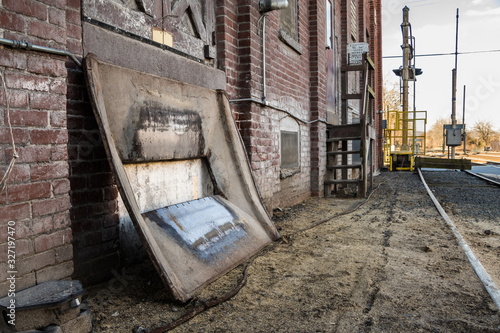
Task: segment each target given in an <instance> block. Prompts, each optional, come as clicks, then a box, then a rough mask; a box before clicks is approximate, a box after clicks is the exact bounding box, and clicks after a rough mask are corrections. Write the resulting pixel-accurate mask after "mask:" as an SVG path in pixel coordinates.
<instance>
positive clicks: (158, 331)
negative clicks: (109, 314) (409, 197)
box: [134, 183, 383, 333]
mask: <svg viewBox="0 0 500 333" xmlns="http://www.w3.org/2000/svg"><path fill="white" fill-rule="evenodd" d="M382 184H383V183H380V184H379V185H378V186H377V187H376V188H375V189H373V191H371V192H370V194H369V195H368V197H366V199H365V200H363V201H361V202H360V203H359V204H357V205H356V206H354V207H353V208H351V209H348V210H346V211H343V212H341V213H337V214H334V215H332V216H330V217H327V218H325V219H323V220H321V221H317V222H314V223H312V224H311V225H309V226H307V227H305V228H302V229H300V230H297V231H295V232H293V233H291V234H289V235H287V236H283V237H281V238H279V239H278V240H276V241H275V242H274V243H273V244H271V245H270V246H267V247H266V248H264V249H263V250H261V252H259V253H258V254H256V255H254V256H253V257H252V258H251V259H249V260H248V262H247V264H246V267H245V269H244V271H243V277H242V279H241V281H240V282H239V283H238V285H237V286H236V287H235V288H233V289H232V290H231V291H230V292H228V293H226V294H225V295H224V296H222V297H220V298H217V297H212V298H210V299H209V300H207V301H205V300H201V299H197V301H198V302H199V303H201V305H198V306H196V307H195V308H193V309H192V310H190V311H189V312H187V313H185V314H184V315H183V316H181V317H180V318H179V319H177V320H174V321H173V322H171V323H169V324H167V325H165V326H162V327H157V328H154V329H152V330H148V329H146V328H139V329H137V330H134V333H163V332H167V331H170V330H172V329H174V328H176V327H178V326H179V325H181V324H183V323H185V322H187V321H188V320H190V319H192V318H193V317H195V316H197V315H199V314H200V313H202V312H204V311H206V310H208V309H210V308H212V307H214V306H217V305H219V304H221V303H224V302H225V301H227V300H229V299H231V298H233V297H234V296H236V295H237V294H238V292H239V291H240V290H241V289H242V288H243V287H244V286H245V284H246V283H247V277H248V268H249V267H250V265H252V264H253V262H254V261H255V259H257V258H259V257H262V256H264V255H266V254H267V253H269V252H271V251H272V250H274V249H275V248H277V247H278V246H279V245H281V244H283V243H287V239H290V238H292V237H294V236H295V235H297V234H299V233H302V232H305V231H307V230H311V229H313V228H316V227H318V226H320V225H322V224H324V223H326V222H328V221H331V220H332V219H334V218H337V217H340V216H344V215H347V214H350V213H352V212H354V211H356V210H358V209H359V208H360V207H361V206H363V205H364V204H366V203H367V202H368V200H370V198H371V196H372V195H373V193H375V191H377V190H378V189H379V188H380V186H381V185H382Z"/></svg>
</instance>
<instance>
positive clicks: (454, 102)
mask: <svg viewBox="0 0 500 333" xmlns="http://www.w3.org/2000/svg"><path fill="white" fill-rule="evenodd" d="M457 63H458V8H457V24H456V39H455V68H454V69H453V91H452V98H451V101H452V104H451V128H452V130H453V131H454V130H455V129H456V127H457V116H456V111H457ZM451 158H452V159H454V158H455V146H452V147H451Z"/></svg>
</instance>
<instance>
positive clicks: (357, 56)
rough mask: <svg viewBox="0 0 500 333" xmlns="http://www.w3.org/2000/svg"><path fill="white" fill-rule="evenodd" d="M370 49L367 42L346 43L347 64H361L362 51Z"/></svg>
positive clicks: (365, 51)
mask: <svg viewBox="0 0 500 333" xmlns="http://www.w3.org/2000/svg"><path fill="white" fill-rule="evenodd" d="M369 51H370V46H369V44H368V43H351V44H349V45H347V57H348V59H349V60H348V62H349V65H361V64H362V62H363V53H367V52H369Z"/></svg>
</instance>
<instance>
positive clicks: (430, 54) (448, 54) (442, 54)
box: [382, 50, 500, 59]
mask: <svg viewBox="0 0 500 333" xmlns="http://www.w3.org/2000/svg"><path fill="white" fill-rule="evenodd" d="M493 52H500V50H482V51H466V52H458V53H457V54H478V53H493ZM450 55H455V52H449V53H427V54H416V55H415V57H440V56H450ZM401 57H403V56H401V55H390V56H383V57H382V59H395V58H401Z"/></svg>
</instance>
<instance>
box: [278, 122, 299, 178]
mask: <svg viewBox="0 0 500 333" xmlns="http://www.w3.org/2000/svg"><path fill="white" fill-rule="evenodd" d="M298 167H299V133H298V132H290V131H281V168H282V169H293V168H298Z"/></svg>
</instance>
